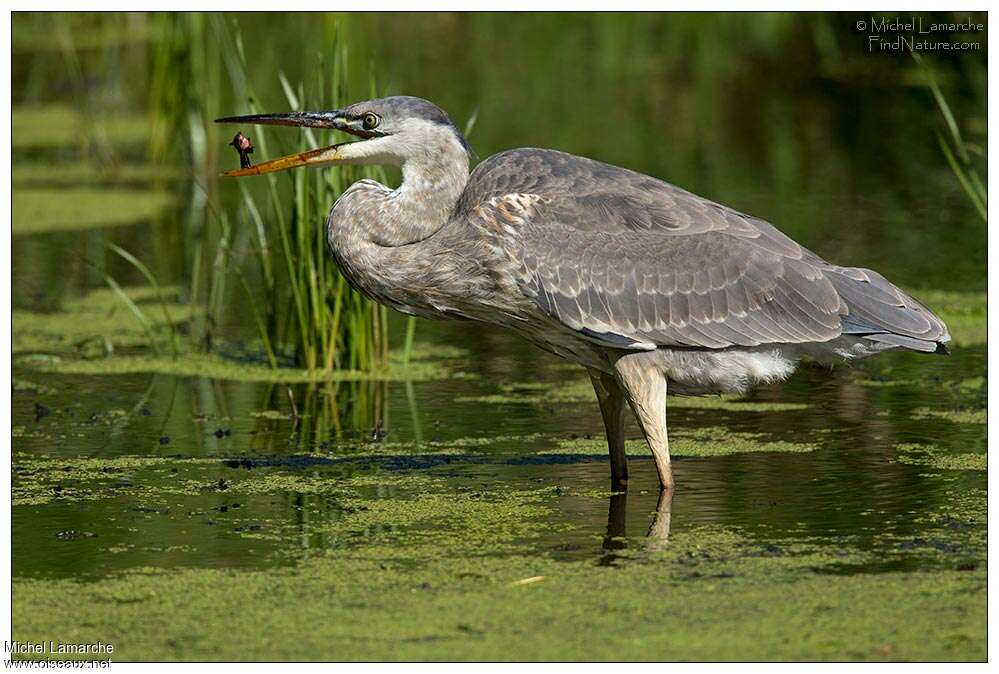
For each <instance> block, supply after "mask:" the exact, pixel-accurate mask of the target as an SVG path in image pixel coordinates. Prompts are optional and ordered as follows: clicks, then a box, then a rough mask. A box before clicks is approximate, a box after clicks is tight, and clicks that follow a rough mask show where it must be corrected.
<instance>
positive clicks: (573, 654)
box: [13, 499, 986, 660]
mask: <svg viewBox="0 0 999 674" xmlns="http://www.w3.org/2000/svg"><path fill="white" fill-rule="evenodd" d="M430 501H431V502H430V503H429V504H425V505H428V506H429V507H430V510H433V509H434V508H433V503H432V499H430ZM466 505H467V506H469V507H471V510H468V511H466V510H464V507H465V506H466ZM485 505H487V504H483V506H485ZM458 510H459V512H460V514H459V516H458V519H459V521H460V522H464V521H465V520H464V517H465V516H466V515H470V516H471V517H472V518H473V520H474V518H477V517H478V516H480V515H482V516H486V517H488V516H489V508H487V507H482V508H477V507H476V506H475V505H473V504H472V503H471V502H468V503H466V504H462V505H461V506H460V507H459V508H458ZM417 511H419V512H422V508H421V507H419V506H418V507H417ZM398 514H403V515H405V513H399V512H395V511H393V512H382V513H378V514H377V516H376V519H377V520H378V521H386V520H391V518H392V516H395V515H398ZM504 514H511V513H504ZM512 514H514V515H515V516H517V517H518V518H519V517H523V513H521V512H516V511H515V512H514V513H512ZM428 515H429V511H428ZM351 517H353V515H352V516H351ZM535 526H537V527H541V526H543V520H542V519H539V520H537V524H536V525H535ZM367 531H370V529H366V530H365V532H363V533H366V532H367ZM490 534H491V538H492V540H496V541H499V542H501V543H502V542H504V541H507V540H509V538H508V537H509V536H518V535H520V532H519V531H516V530H510V529H508V528H506V526H505V525H502V524H500V523H498V522H497V520H495V519H492V518H490V519H488V520H487V522H486V524H485V525H484V527H483V529H481V530H480V531H477V532H473V534H472V536H471V538H470V540H473V541H474V540H483V539H486V538H490ZM392 540H393V533H392V532H391V531H389V532H388V533H387V534H386V536H384V537H382V536H380V535H377V534H376V537H375V541H376V542H375V543H373V544H371V545H368V546H362V547H360V548H357V549H354V550H353V551H349V550H348V551H343V550H336V551H334V552H333V554H327V555H319V556H316V557H313V558H309V559H306V560H303V561H302V562H300V563H299V564H297V565H295V566H294V567H291V568H285V569H281V568H279V569H273V570H270V571H267V572H254V571H245V572H233V571H230V570H216V569H179V570H173V571H162V570H157V569H138V570H135V571H132V572H129V573H125V574H120V575H116V576H113V577H110V578H107V579H105V580H103V581H101V582H100V583H96V584H95V583H86V584H84V583H78V582H75V581H72V580H60V581H52V580H32V579H24V578H18V579H15V583H14V589H13V613H14V615H13V625H14V638H15V639H18V640H37V639H40V638H43V636H44V635H46V634H51V635H57V636H58V638H59V639H61V640H64V641H92V640H94V639H96V638H98V637H100V638H102V639H104V640H105V641H110V642H112V643H114V644H115V654H116V656H118V657H119V658H120V659H122V660H132V659H166V660H173V659H192V660H193V659H234V660H240V659H258V658H266V659H286V658H287V659H296V658H301V657H302V655H301V654H302V653H308V654H309V657H314V658H317V659H325V658H336V659H343V660H364V659H384V658H386V657H390V658H398V659H416V660H421V659H431V660H433V659H439V658H441V657H450V658H457V659H469V660H505V659H518V660H522V659H528V660H533V659H538V660H562V659H576V658H580V659H621V658H622V657H626V659H634V660H660V659H665V660H688V659H691V660H700V659H712V660H745V659H761V660H769V659H813V660H826V659H859V660H882V659H888V660H897V659H903V660H909V659H913V660H921V659H930V660H932V659H942V660H949V659H957V660H963V659H981V658H984V656H985V641H984V635H985V615H986V611H985V601H986V596H985V574H984V571H981V570H979V571H963V572H962V571H940V572H934V573H925V572H907V573H894V574H855V575H818V574H815V573H814V571H813V569H814V568H822V567H824V566H827V565H834V564H835V563H836V562H838V561H842V560H843V559H850V557H846V558H843V557H836V556H829V555H823V554H822V553H820V552H817V551H814V550H812V551H811V552H808V551H803V550H798V549H794V548H792V553H793V554H778V555H772V554H761V552H760V550H759V549H758V548H756V547H755V546H753V545H752V544H747V542H746V541H745V539H743V538H742V537H740V536H738V535H733V534H732V533H731V532H727V531H724V530H723V531H718V530H716V529H710V528H708V529H703V530H693V531H690V532H687V533H686V534H684V535H682V536H679V535H678V536H676V537H675V538H674V540H673V541H671V543H670V545H669V546H667V547H666V548H665V549H664V550H663V551H661V552H657V553H653V554H650V555H648V556H647V557H646V556H644V555H641V554H635V555H634V556H633V558H632V559H631V560H630V561H629V563H625V564H619V565H616V566H614V567H606V566H599V565H594V564H591V563H586V562H556V561H554V560H552V559H551V558H548V557H546V556H537V555H534V556H520V555H515V554H514V555H510V554H507V555H503V556H495V555H479V556H476V555H473V556H468V555H464V554H458V555H455V554H452V552H453V551H454V548H452V545H453V543H452V541H453V540H454V538H453V537H452V538H449V537H447V536H440V537H434V538H432V539H431V540H430V541H429V542H428V544H427V545H412V546H398V545H392V544H391V541H392ZM384 541H388V543H385V542H384ZM454 545H455V547H457V549H458V550H461V549H462V545H463V542H462V541H458V542H457V544H454ZM414 550H415V551H416V552H417V553H418V556H417V557H416V559H417V560H418V563H413V561H412V558H411V557H409V556H408V555H409V554H411V553H412V552H413V551H414ZM643 557H645V558H644V559H643ZM526 579H531V580H533V581H534V582H525V580H526ZM666 597H668V598H669V601H666V600H665V598H666ZM178 598H182V599H178ZM292 598H293V600H291V599H292ZM67 601H69V602H74V603H76V602H80V603H86V605H87V606H88V607H89V612H88V620H87V621H86V622H85V623H81V622H80V621H78V620H74V619H72V618H71V617H69V616H68V615H67V613H66V611H65V610H64V607H65V605H66V602H67ZM248 606H251V607H253V610H246V607H248ZM857 606H864V607H866V609H865V610H864V611H859V612H858V611H857V610H856V607H857ZM261 615H266V616H267V617H268V618H267V624H268V629H267V634H266V636H264V635H262V634H261V632H260V630H259V620H260V618H259V616H261ZM344 615H349V616H350V619H349V620H342V619H340V620H338V619H334V616H341V617H342V616H344ZM691 616H701V618H700V619H695V620H692V619H691ZM213 625H214V626H223V625H224V630H223V631H222V632H219V633H218V634H216V635H214V636H215V637H217V638H212V636H213V633H212V632H211V631H210V630H211V626H213ZM206 629H207V630H209V632H206V631H205V630H206ZM223 632H224V633H223ZM775 633H780V634H781V635H782V636H783V638H781V639H774V638H773V634H775ZM190 634H198V635H201V638H199V639H195V640H188V641H186V642H185V641H184V638H183V635H190ZM593 634H600V635H601V636H600V638H599V639H594V638H592V635H593ZM622 653H625V654H627V655H625V656H623V655H622Z"/></svg>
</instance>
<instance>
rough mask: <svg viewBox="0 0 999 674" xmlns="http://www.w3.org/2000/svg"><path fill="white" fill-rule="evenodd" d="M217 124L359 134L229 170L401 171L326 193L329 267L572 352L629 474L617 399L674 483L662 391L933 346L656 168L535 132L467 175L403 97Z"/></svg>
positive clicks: (442, 136) (888, 294)
mask: <svg viewBox="0 0 999 674" xmlns="http://www.w3.org/2000/svg"><path fill="white" fill-rule="evenodd" d="M601 114H604V113H601ZM216 121H218V122H233V123H240V124H276V125H282V126H305V127H318V128H327V129H335V130H338V131H342V132H345V133H347V134H349V135H351V136H354V137H355V138H357V139H358V140H355V141H353V142H346V143H338V144H336V145H331V146H329V147H322V148H316V149H313V150H308V151H306V152H301V153H298V154H294V155H289V156H286V157H281V158H278V159H272V160H270V161H265V162H263V163H260V164H257V165H256V166H242V167H241V168H240V169H238V170H234V171H229V172H228V173H226V174H224V175H226V176H231V177H243V176H254V175H262V174H265V173H271V172H273V171H280V170H285V169H291V168H296V167H305V166H313V167H335V166H338V165H350V164H353V165H357V164H379V165H392V166H398V167H400V168H401V170H402V182H401V184H400V185H399V187H397V188H395V189H392V188H389V187H387V186H385V185H382V184H380V183H378V182H375V181H373V180H360V181H358V182H356V183H354V184H353V185H351V186H350V187H349V188H347V189H346V190H345V191H344V192H343V194H342V195H341V196H340V198H339V199H337V201H336V203H335V204H333V207H332V209H331V210H330V214H329V217H328V219H327V221H326V230H327V242H328V245H329V248H330V252H331V254H332V256H333V258H334V260H335V261H336V263H337V264H338V266H339V268H340V270H341V272H342V273H343V274H344V276H345V277H346V279H347V280H348V281H349V282H350V284H351V285H352V286H354V287H355V288H357V289H358V290H359V291H360V292H362V293H364V294H365V295H367V296H368V297H370V298H371V299H373V300H375V301H377V302H380V303H382V304H385V305H388V306H390V307H392V308H394V309H397V310H398V311H401V312H403V313H406V314H411V315H416V316H422V317H426V318H433V319H462V320H474V321H480V322H484V323H489V324H492V325H496V326H499V327H503V328H507V329H509V330H512V331H514V332H516V333H518V334H520V335H521V336H523V337H524V338H526V339H527V340H529V341H531V342H532V343H534V344H535V345H537V346H539V347H541V348H542V349H544V350H546V351H548V352H550V353H553V354H555V355H557V356H560V357H562V358H565V359H567V360H569V361H571V362H574V363H577V364H579V365H581V366H582V367H584V368H585V369H586V370H587V372H588V373H589V376H590V379H591V381H592V382H593V388H594V390H595V392H596V395H597V400H598V403H599V407H600V413H601V416H602V417H603V421H604V426H605V428H606V433H607V446H608V453H609V458H610V472H611V480H612V484H614V485H618V486H626V485H627V481H628V462H627V458H626V455H625V436H624V427H625V426H624V424H625V410H626V409H630V410H631V412H632V414H633V415H634V417H635V418H636V419H637V421H638V424H639V426H640V428H641V431H642V434H643V436H644V437H645V440H646V442H647V444H648V446H649V451H650V452H651V453H652V456H653V458H654V460H655V464H656V469H657V473H658V477H659V482H660V486H661V487H662V490H663V492H664V493H665V494H672V491H673V488H674V486H675V481H674V479H673V471H672V466H671V464H670V454H669V439H668V435H667V420H666V402H667V398H666V396H667V393H674V394H683V395H704V394H717V393H743V392H745V391H747V390H748V389H750V388H752V387H753V386H755V385H758V384H765V383H771V382H777V381H781V380H783V379H786V378H787V377H788V376H789V375H790V374H791V373H792V372H793V371H794V369H795V367H796V366H797V364H798V363H799V362H800V361H801V360H803V359H810V360H816V361H820V362H832V361H843V360H851V359H855V358H863V357H867V356H872V355H876V354H878V353H881V352H883V351H887V350H891V349H905V350H910V351H917V352H923V353H946V346H945V343H946V342H947V341H949V339H950V335H949V333H948V331H947V327H946V326H945V325H944V324H943V322H942V321H941V320H940V319H939V318H937V317H936V316H934V315H933V313H932V312H931V311H930V310H929V309H927V308H926V307H925V306H923V305H922V304H920V303H919V302H918V301H917V300H915V299H914V298H912V297H910V296H909V295H907V294H906V293H904V292H903V291H902V290H900V289H899V288H897V287H896V286H894V285H893V284H891V283H890V282H889V281H888V280H887V279H885V278H884V277H883V276H881V275H880V274H878V273H877V272H874V271H871V270H869V269H861V268H857V267H845V266H840V265H837V264H834V263H832V262H828V261H826V260H824V259H823V258H821V257H819V256H818V255H816V254H815V253H813V252H812V251H810V250H808V249H807V248H804V247H803V246H801V245H799V244H797V243H796V242H794V241H793V240H792V239H790V238H789V237H787V236H786V235H785V234H783V233H782V232H781V231H780V230H778V229H777V228H776V227H774V226H773V225H771V224H770V223H768V222H766V221H764V220H761V219H759V218H756V217H753V216H750V215H746V214H744V213H740V212H739V211H736V210H734V209H732V208H729V207H727V206H723V205H721V204H718V203H715V202H713V201H710V200H708V199H705V198H702V197H699V196H697V195H695V194H692V193H690V192H687V191H685V190H683V189H680V188H679V187H675V186H673V185H671V184H669V183H666V182H663V181H662V180H659V179H657V178H653V177H651V176H647V175H643V174H641V173H637V172H635V171H630V170H628V169H625V168H621V167H618V166H613V165H610V164H604V163H601V162H598V161H595V160H592V159H587V158H585V157H578V156H575V155H571V154H566V153H564V152H558V151H555V150H545V149H537V148H520V149H516V150H508V151H505V152H500V153H499V154H496V155H493V156H491V157H489V158H488V159H486V160H484V161H483V162H481V163H480V164H479V165H478V166H477V167H476V168H475V170H474V171H472V172H471V173H469V164H470V157H471V152H470V148H469V146H468V143H467V142H466V140H465V138H464V137H463V136H462V134H461V132H460V131H458V129H457V128H456V127H455V126H454V124H453V123H452V122H451V120H450V118H449V117H448V116H447V114H446V113H445V112H444V111H443V110H441V109H440V108H438V107H437V106H436V105H434V104H433V103H431V102H429V101H426V100H423V99H420V98H414V97H411V96H392V97H388V98H379V99H375V100H371V101H364V102H360V103H354V104H353V105H349V106H347V107H345V108H341V109H338V110H327V111H322V112H290V113H279V114H259V115H245V116H239V117H227V118H223V119H219V120H216ZM622 122H623V120H622ZM237 149H238V148H237ZM246 163H249V162H246ZM667 527H668V525H667Z"/></svg>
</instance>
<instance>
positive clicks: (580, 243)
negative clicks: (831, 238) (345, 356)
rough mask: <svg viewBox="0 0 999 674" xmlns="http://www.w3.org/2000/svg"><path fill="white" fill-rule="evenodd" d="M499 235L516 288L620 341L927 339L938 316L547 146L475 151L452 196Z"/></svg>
mask: <svg viewBox="0 0 999 674" xmlns="http://www.w3.org/2000/svg"><path fill="white" fill-rule="evenodd" d="M458 208H459V210H461V209H464V210H465V211H466V214H468V215H469V216H470V217H473V218H474V217H478V218H480V220H481V221H482V222H483V223H485V224H484V226H485V227H486V228H487V229H489V228H492V229H493V231H494V233H495V235H496V236H497V237H498V238H500V239H502V240H504V241H505V244H504V245H503V248H504V249H505V250H506V253H507V255H508V256H509V257H510V260H511V262H512V263H513V267H514V269H515V270H516V271H515V273H516V274H517V275H518V278H519V284H520V286H521V288H522V291H523V292H524V293H525V294H526V295H527V296H528V297H530V298H531V299H533V300H534V301H535V303H536V305H537V306H538V307H539V308H540V309H541V310H542V311H543V312H544V313H545V314H547V315H548V316H550V317H552V318H553V319H556V320H558V321H560V322H562V323H563V324H565V325H567V326H568V327H570V328H572V329H573V330H576V331H577V332H578V333H579V334H580V335H581V336H583V337H584V338H586V339H590V340H592V341H597V342H600V343H602V344H605V345H607V346H612V347H616V348H633V349H654V348H657V347H658V346H681V347H701V348H716V349H717V348H726V347H731V346H757V345H761V344H772V343H806V342H825V341H829V340H832V339H834V338H836V337H839V336H840V335H841V334H851V335H858V336H862V337H865V338H867V339H872V340H874V341H880V342H882V343H884V344H891V345H896V346H902V347H905V348H914V349H916V350H924V351H925V350H929V351H933V350H936V348H937V343H938V342H943V341H946V340H947V339H948V338H949V336H948V335H947V330H946V327H945V326H944V325H943V323H942V322H940V320H939V319H937V318H936V317H935V316H933V314H932V313H930V312H929V311H928V310H927V309H926V308H925V307H923V306H922V305H920V304H919V303H918V302H916V301H915V300H913V299H912V298H910V297H908V296H907V295H905V294H904V293H902V292H901V291H900V290H898V288H896V287H895V286H893V285H892V284H890V283H889V282H888V281H887V280H885V279H884V277H882V276H880V275H879V274H876V273H875V272H871V271H868V270H862V269H853V268H845V267H837V266H835V265H832V264H830V263H828V262H826V261H824V260H822V259H821V258H820V257H818V256H817V255H815V254H814V253H812V252H811V251H808V250H807V249H805V248H802V247H801V246H799V245H798V244H797V243H795V242H794V241H793V240H791V239H790V238H788V237H787V236H786V235H784V234H783V233H781V232H780V231H779V230H777V229H776V228H775V227H773V226H772V225H770V224H769V223H767V222H765V221H763V220H760V219H758V218H753V217H751V216H747V215H744V214H741V213H739V212H737V211H734V210H732V209H729V208H727V207H725V206H721V205H719V204H715V203H713V202H711V201H708V200H706V199H703V198H701V197H698V196H696V195H693V194H691V193H689V192H686V191H684V190H681V189H679V188H677V187H674V186H672V185H669V184H668V183H664V182H662V181H659V180H656V179H654V178H650V177H649V176H645V175H642V174H640V173H635V172H633V171H628V170H626V169H622V168H619V167H616V166H610V165H607V164H601V163H599V162H595V161H592V160H589V159H585V158H582V157H575V156H573V155H568V154H564V153H561V152H555V151H551V150H535V149H523V150H514V151H510V152H505V153H502V154H499V155H495V156H494V157H491V158H490V159H488V160H487V161H486V162H483V164H482V165H480V166H479V167H478V168H477V169H476V171H475V172H474V173H473V175H472V176H471V179H470V182H469V185H468V188H467V189H466V191H465V194H464V195H463V196H462V201H461V202H459V205H458Z"/></svg>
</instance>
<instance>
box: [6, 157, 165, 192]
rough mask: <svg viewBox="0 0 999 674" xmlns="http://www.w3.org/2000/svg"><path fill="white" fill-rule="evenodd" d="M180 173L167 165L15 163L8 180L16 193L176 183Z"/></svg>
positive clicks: (85, 162)
mask: <svg viewBox="0 0 999 674" xmlns="http://www.w3.org/2000/svg"><path fill="white" fill-rule="evenodd" d="M182 177H183V173H182V172H181V171H180V169H178V168H177V167H176V166H173V165H169V164H121V165H114V166H101V165H100V164H98V163H97V162H94V161H74V162H62V163H55V162H51V161H44V162H43V161H18V162H15V163H14V164H13V166H12V167H11V180H12V181H13V183H14V184H15V185H17V190H18V191H20V190H22V189H24V186H25V185H38V186H39V187H41V186H45V187H51V186H54V185H64V186H74V187H79V186H82V185H95V184H116V183H117V184H120V183H160V182H164V181H173V180H179V179H180V178H182Z"/></svg>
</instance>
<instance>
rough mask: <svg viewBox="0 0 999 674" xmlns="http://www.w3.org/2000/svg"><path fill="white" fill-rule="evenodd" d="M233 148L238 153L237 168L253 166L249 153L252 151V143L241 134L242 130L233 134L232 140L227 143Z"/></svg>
mask: <svg viewBox="0 0 999 674" xmlns="http://www.w3.org/2000/svg"><path fill="white" fill-rule="evenodd" d="M229 145H232V146H233V147H234V148H236V152H238V153H239V168H244V169H245V168H250V167H251V166H253V164H252V163H250V155H251V154H252V153H253V143H251V142H250V139H249V138H247V137H246V136H244V135H243V134H242V132H237V133H236V135H235V136H233V137H232V142H231V143H229Z"/></svg>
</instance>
